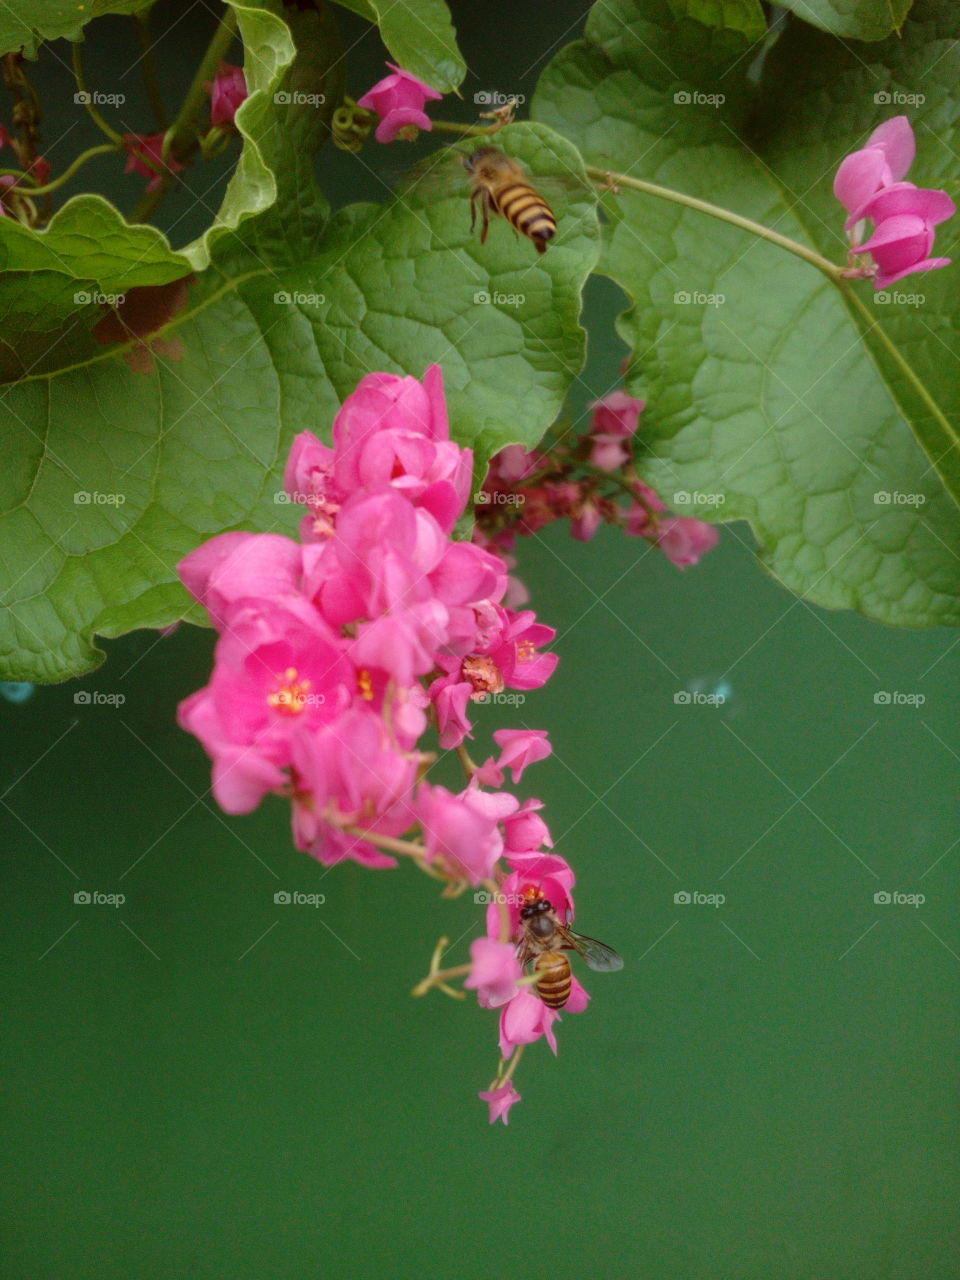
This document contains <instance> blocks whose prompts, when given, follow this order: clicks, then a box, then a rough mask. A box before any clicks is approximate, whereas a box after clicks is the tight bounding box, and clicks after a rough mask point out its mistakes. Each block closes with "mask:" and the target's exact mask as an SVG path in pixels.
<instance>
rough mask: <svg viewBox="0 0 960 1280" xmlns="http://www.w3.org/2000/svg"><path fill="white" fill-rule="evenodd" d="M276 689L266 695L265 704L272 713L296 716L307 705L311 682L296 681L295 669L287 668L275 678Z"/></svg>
mask: <svg viewBox="0 0 960 1280" xmlns="http://www.w3.org/2000/svg"><path fill="white" fill-rule="evenodd" d="M276 681H277V688H276V689H275V690H274V691H273V693H270V694H268V695H267V702H268V703H269V705H270V706H271V707H273V709H274V711H281V712H283V713H284V715H288V716H296V715H299V714H300V712H301V711H303V710H304V708H305V707H306V705H307V694H308V693H309V692H310V686H311V684H312V681H310V680H298V679H297V669H296V667H287V669H286V671H284V672H283V674H282V675H278V676H277V677H276Z"/></svg>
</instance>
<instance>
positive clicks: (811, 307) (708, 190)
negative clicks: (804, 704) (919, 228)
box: [533, 0, 960, 626]
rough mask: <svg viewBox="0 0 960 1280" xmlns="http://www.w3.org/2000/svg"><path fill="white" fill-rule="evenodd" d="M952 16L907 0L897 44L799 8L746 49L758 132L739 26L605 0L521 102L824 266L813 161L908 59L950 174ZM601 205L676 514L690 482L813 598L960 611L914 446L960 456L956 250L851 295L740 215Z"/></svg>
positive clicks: (652, 439) (927, 165) (927, 125)
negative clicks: (756, 88) (918, 270)
mask: <svg viewBox="0 0 960 1280" xmlns="http://www.w3.org/2000/svg"><path fill="white" fill-rule="evenodd" d="M958 35H960V15H958V14H957V11H956V9H955V7H954V6H953V5H952V4H951V3H949V0H920V3H918V4H917V6H916V9H915V11H914V15H913V17H911V19H910V20H909V21H908V22H907V24H906V25H905V27H904V32H903V39H902V41H901V40H897V39H893V40H890V41H888V42H886V43H885V44H883V45H859V46H856V47H852V46H851V47H847V46H845V45H843V44H841V43H839V42H837V41H835V40H831V39H829V38H828V37H826V36H823V35H822V34H820V33H819V32H817V31H815V30H813V29H812V28H809V27H803V26H801V24H796V29H795V30H794V31H793V32H791V33H790V35H789V37H788V40H787V41H786V42H784V44H783V47H782V48H781V49H779V51H775V52H774V57H773V58H772V59H771V60H769V61H768V63H767V64H766V68H765V71H764V81H765V83H768V84H769V86H770V88H769V90H768V91H767V96H766V98H765V99H764V108H763V111H762V113H760V120H761V123H762V128H757V127H754V126H753V123H752V122H753V119H754V118H756V117H755V116H754V115H752V114H751V112H752V108H753V106H754V101H753V100H754V94H753V92H752V86H751V83H750V80H749V78H748V76H747V67H748V66H749V62H750V57H749V55H750V45H749V42H748V41H747V39H746V37H745V36H744V35H743V34H742V33H738V32H735V31H731V30H729V29H728V30H725V31H723V32H722V33H719V32H715V33H714V36H713V38H712V39H711V40H705V39H704V30H703V27H702V26H701V24H699V23H697V22H692V21H690V20H689V19H677V17H676V16H675V14H674V13H673V12H672V9H671V6H670V5H669V4H667V3H666V2H665V0H615V2H613V3H610V2H608V0H604V3H602V4H600V5H598V6H597V7H596V8H595V9H594V10H593V11H592V12H591V15H590V18H589V20H588V23H587V28H586V38H585V39H584V40H582V41H578V42H576V43H575V44H573V45H570V46H568V47H567V48H566V49H564V50H562V51H561V52H560V54H559V55H558V56H557V58H556V59H555V60H554V62H553V63H552V64H551V65H550V66H549V67H548V68H547V70H546V71H545V73H544V76H543V78H542V79H541V82H540V86H539V89H538V92H537V96H536V98H535V101H534V104H533V110H534V114H535V115H536V116H537V117H538V118H539V119H541V120H544V121H546V122H548V123H550V124H551V125H553V126H554V127H555V128H556V129H558V130H559V131H561V132H563V133H564V134H565V135H566V136H567V137H569V138H571V139H572V140H573V141H575V142H576V143H577V144H578V145H579V146H580V148H581V151H582V152H583V155H584V158H585V160H587V161H588V163H592V164H593V165H595V166H598V167H600V168H602V169H605V170H614V171H617V172H623V173H632V174H634V175H636V176H638V177H642V178H645V179H648V180H651V181H654V182H657V183H659V184H662V185H664V186H667V187H671V188H675V189H677V190H679V191H682V192H685V193H687V194H688V195H692V196H694V197H698V198H700V199H702V200H707V201H711V202H713V203H714V204H716V205H719V206H722V207H725V208H728V209H731V210H734V211H735V212H736V213H738V214H740V215H743V216H746V217H748V218H751V219H754V220H755V221H757V222H759V223H762V224H765V225H767V226H770V227H773V228H775V229H776V230H777V231H778V232H780V233H781V234H783V235H786V236H789V237H791V238H792V239H794V240H796V241H799V242H801V243H803V244H806V245H809V246H811V247H814V248H817V249H819V250H820V251H821V252H822V253H823V254H826V255H827V256H829V257H831V258H832V259H833V260H834V261H837V262H841V263H842V262H843V261H844V257H845V242H844V238H843V230H842V228H843V220H844V217H845V214H844V211H843V210H842V209H841V207H840V205H839V204H837V203H836V201H834V200H833V197H832V195H831V194H830V186H831V179H832V175H833V173H834V171H835V170H836V167H837V165H838V164H839V162H840V160H841V159H842V158H843V156H844V155H845V154H846V153H847V152H849V151H852V150H853V149H855V148H856V147H857V146H859V145H862V142H863V141H864V139H865V137H866V135H867V133H868V132H869V130H870V128H871V127H873V126H875V125H876V124H877V123H879V121H880V120H881V119H883V118H886V117H887V116H888V115H890V114H896V106H895V105H894V106H893V110H891V107H890V105H888V104H887V103H883V102H881V103H877V102H875V101H874V95H875V94H877V93H880V92H886V91H887V90H888V86H891V85H895V86H899V85H901V84H905V85H910V84H911V83H912V80H913V79H915V78H918V77H919V76H920V74H921V71H922V72H923V75H924V81H923V83H924V89H925V92H926V94H927V100H926V103H925V104H921V107H920V109H919V110H918V113H917V115H916V117H915V123H916V125H917V133H918V141H919V155H918V158H917V160H916V162H915V165H914V170H913V173H912V174H911V176H916V177H917V179H918V181H920V182H922V183H924V184H925V185H931V186H939V185H943V186H946V187H948V188H950V189H952V190H953V191H954V192H955V191H956V190H957V186H958V183H960V137H958V131H957V119H958V115H960V104H958V100H957V88H956V86H957V83H958V74H957V63H958V54H957V49H958V48H960V46H958V45H957V44H956V39H957V36H958ZM878 86H880V87H879V88H878ZM834 104H835V105H834ZM617 203H618V206H619V216H618V219H617V220H616V222H615V223H614V224H612V225H611V227H610V228H609V232H610V234H609V238H608V243H607V245H606V249H605V254H604V258H603V261H602V263H601V270H603V271H605V272H607V273H608V274H609V275H611V276H612V277H613V278H614V279H615V280H617V281H618V282H619V283H620V284H621V285H622V286H623V288H624V289H625V290H626V291H627V293H628V294H629V296H630V298H631V299H632V301H633V303H634V306H633V307H632V309H631V310H630V311H629V312H627V313H626V314H625V315H624V316H623V317H622V320H621V331H622V333H623V335H624V337H625V338H626V340H627V341H628V342H629V343H630V344H631V346H632V347H633V349H634V356H633V362H632V366H631V389H632V390H635V391H636V392H637V393H638V394H643V395H645V396H646V398H647V400H648V402H649V407H648V409H647V412H646V413H645V415H644V430H645V435H644V443H645V444H646V445H647V446H648V447H649V450H650V454H649V456H648V457H647V458H646V459H643V460H642V470H643V471H644V472H645V474H646V476H647V477H648V478H649V479H650V481H651V483H653V484H655V485H656V486H657V487H658V488H660V489H661V491H662V492H663V493H664V494H665V496H666V497H667V500H668V501H669V500H670V499H671V497H672V495H681V500H682V497H683V496H684V495H686V496H687V498H688V502H687V504H686V506H684V507H680V508H678V509H681V510H683V511H684V512H685V513H686V514H691V513H693V509H694V508H697V504H696V502H695V501H694V502H693V503H691V502H690V501H689V499H690V498H691V497H692V498H693V499H696V498H697V496H698V495H699V496H701V497H702V506H700V507H699V508H697V509H696V514H699V515H702V516H704V517H706V518H710V516H711V515H713V516H714V518H717V517H716V515H715V513H716V512H717V510H718V508H719V510H720V515H721V517H722V518H723V519H724V520H731V519H735V518H743V519H746V520H749V521H750V523H751V525H752V526H753V529H754V532H755V534H756V536H757V539H758V541H759V543H760V550H761V555H762V558H763V560H764V563H765V564H766V565H767V566H768V568H769V569H770V570H771V572H773V573H774V574H775V575H776V576H777V577H779V578H780V579H781V580H782V581H783V582H784V583H786V585H787V586H789V587H790V588H791V589H792V590H794V591H797V592H798V593H800V594H802V595H805V596H807V597H808V598H810V599H811V600H814V601H817V602H818V603H821V604H825V605H830V606H834V607H845V608H854V609H859V610H861V611H863V612H865V613H867V614H869V615H871V616H873V617H875V618H879V619H881V620H883V621H886V622H891V623H898V624H901V625H906V626H927V625H933V624H937V623H956V622H958V621H960V558H958V552H960V511H958V509H957V507H956V505H955V504H954V502H953V501H952V500H951V499H950V497H949V496H948V494H947V492H946V491H945V490H944V487H943V484H942V483H941V480H940V478H939V476H938V473H937V470H936V469H935V467H934V465H933V461H932V460H935V461H936V463H937V465H938V466H939V467H940V468H941V471H942V474H943V475H945V476H947V477H948V478H950V479H952V477H953V476H954V475H956V474H957V470H956V468H957V466H958V465H960V459H958V458H957V455H956V453H955V452H954V451H953V450H954V449H955V445H954V444H952V443H951V442H952V441H953V440H954V439H955V437H954V436H953V435H952V433H953V432H954V431H955V426H954V424H955V423H956V421H957V415H958V410H960V383H958V379H957V377H956V373H955V369H956V354H957V352H958V341H957V316H956V305H955V299H956V291H957V284H956V275H955V269H947V270H943V271H939V272H933V273H930V274H929V275H927V276H924V277H922V278H918V279H917V280H916V283H915V285H913V284H912V282H910V281H906V282H901V286H900V287H899V290H898V292H897V293H894V294H893V295H891V298H892V300H891V301H889V302H887V303H886V304H885V305H883V304H881V302H880V300H879V295H875V293H874V291H873V289H872V287H871V285H870V284H869V283H868V282H866V281H857V282H854V283H852V284H851V286H850V294H851V296H852V297H855V301H849V302H848V301H846V300H845V295H844V294H843V293H842V292H841V291H840V290H838V289H837V288H835V287H834V286H833V285H832V284H831V283H829V282H828V280H827V279H826V278H825V277H824V276H823V275H821V274H820V273H819V272H818V271H817V270H816V269H815V268H814V267H811V266H809V265H808V264H807V263H805V262H803V261H801V260H800V259H798V258H796V257H794V256H792V255H791V254H789V253H787V252H784V251H783V250H781V249H779V248H776V247H774V246H773V245H771V244H769V243H767V242H766V241H763V240H761V239H759V238H755V237H753V236H751V235H750V234H748V233H746V232H744V231H741V230H739V229H738V228H736V227H733V226H730V225H728V224H726V223H724V222H721V221H718V220H716V219H714V218H711V217H708V216H705V215H704V214H703V213H699V212H695V211H693V210H691V209H688V208H683V207H681V206H679V205H677V204H673V203H670V202H667V201H665V200H660V199H656V198H652V197H651V196H649V195H642V194H639V193H634V192H631V191H628V190H627V189H626V188H624V189H623V190H622V191H621V194H620V195H619V197H617ZM918 298H921V299H922V301H921V302H920V303H919V304H917V299H918ZM915 304H917V305H915ZM891 351H893V352H895V353H896V355H895V356H894V355H892V354H891ZM918 438H919V439H920V440H922V441H923V443H924V446H925V447H926V448H927V449H928V451H929V454H930V456H929V457H928V456H926V455H925V454H924V453H923V451H922V450H921V448H920V447H919V446H918V444H917V439H918Z"/></svg>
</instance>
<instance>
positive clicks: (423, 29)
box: [338, 0, 467, 93]
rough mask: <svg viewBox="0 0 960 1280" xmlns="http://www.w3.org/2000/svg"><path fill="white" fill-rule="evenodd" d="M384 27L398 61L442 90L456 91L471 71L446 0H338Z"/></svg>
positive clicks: (382, 32) (383, 35) (384, 36)
mask: <svg viewBox="0 0 960 1280" xmlns="http://www.w3.org/2000/svg"><path fill="white" fill-rule="evenodd" d="M338 3H339V4H341V5H342V6H343V7H344V8H345V9H349V10H350V11H351V12H352V13H358V14H359V15H360V17H361V18H366V19H367V21H368V22H372V23H374V24H375V25H376V26H378V27H379V28H380V36H381V38H382V40H383V43H384V44H385V45H386V46H387V48H388V49H389V51H390V56H391V57H392V58H394V59H395V60H396V62H397V64H398V65H399V66H401V67H403V69H404V71H409V72H411V73H412V74H413V75H415V76H417V77H418V78H419V79H420V80H422V81H423V82H424V83H425V84H428V85H429V86H430V87H431V89H437V90H439V92H440V93H453V92H456V89H457V87H458V85H459V84H460V83H461V81H462V80H463V77H464V76H465V75H466V74H467V66H466V63H465V62H464V60H463V57H462V55H461V53H460V50H459V48H458V46H457V33H456V31H455V30H454V29H453V22H452V21H451V18H450V10H449V9H448V8H447V6H446V4H445V3H444V0H338Z"/></svg>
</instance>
